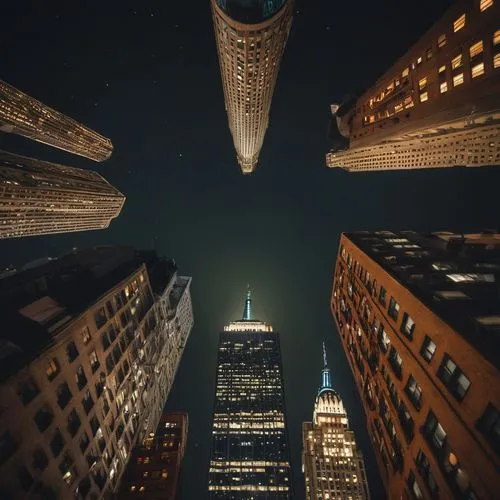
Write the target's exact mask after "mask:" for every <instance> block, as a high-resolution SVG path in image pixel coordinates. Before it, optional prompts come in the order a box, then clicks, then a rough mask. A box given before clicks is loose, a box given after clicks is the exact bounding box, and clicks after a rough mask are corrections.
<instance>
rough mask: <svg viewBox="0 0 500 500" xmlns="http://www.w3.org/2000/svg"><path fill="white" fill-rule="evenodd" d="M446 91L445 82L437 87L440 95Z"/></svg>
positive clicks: (446, 85)
mask: <svg viewBox="0 0 500 500" xmlns="http://www.w3.org/2000/svg"><path fill="white" fill-rule="evenodd" d="M447 91H448V84H447V83H446V82H443V83H441V84H440V85H439V92H441V94H444V93H445V92H447Z"/></svg>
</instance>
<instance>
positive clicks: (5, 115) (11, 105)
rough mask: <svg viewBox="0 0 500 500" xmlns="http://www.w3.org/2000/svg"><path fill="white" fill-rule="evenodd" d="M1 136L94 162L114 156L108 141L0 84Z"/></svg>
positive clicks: (6, 85)
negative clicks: (23, 139) (10, 135)
mask: <svg viewBox="0 0 500 500" xmlns="http://www.w3.org/2000/svg"><path fill="white" fill-rule="evenodd" d="M0 132H7V133H13V134H18V135H22V136H24V137H28V138H29V139H33V140H35V141H38V142H42V143H43V144H48V145H49V146H53V147H55V148H58V149H62V150H64V151H68V152H70V153H74V154H76V155H80V156H85V157H86V158H89V159H90V160H94V161H104V160H107V159H108V158H109V157H110V156H111V153H112V152H113V144H111V141H110V140H109V139H107V138H106V137H103V136H102V135H100V134H98V133H97V132H94V131H93V130H90V129H89V128H87V127H85V126H84V125H82V124H81V123H78V122H77V121H75V120H73V119H72V118H70V117H69V116H66V115H64V114H63V113H60V112H59V111H56V110H55V109H52V108H50V107H49V106H46V105H45V104H43V103H41V102H40V101H38V100H36V99H35V98H33V97H31V96H29V95H27V94H25V93H24V92H22V91H21V90H18V89H16V88H15V87H13V86H12V85H9V84H8V83H6V82H3V81H1V80H0Z"/></svg>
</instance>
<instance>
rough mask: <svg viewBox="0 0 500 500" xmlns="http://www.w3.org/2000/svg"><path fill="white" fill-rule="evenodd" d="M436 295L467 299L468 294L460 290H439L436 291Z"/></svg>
mask: <svg viewBox="0 0 500 500" xmlns="http://www.w3.org/2000/svg"><path fill="white" fill-rule="evenodd" d="M436 297H438V298H441V299H446V300H456V299H468V298H469V296H468V295H467V294H465V293H464V292H462V291H461V290H440V291H437V292H436Z"/></svg>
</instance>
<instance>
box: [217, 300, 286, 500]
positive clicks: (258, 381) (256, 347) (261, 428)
mask: <svg viewBox="0 0 500 500" xmlns="http://www.w3.org/2000/svg"><path fill="white" fill-rule="evenodd" d="M208 493H209V495H208V497H209V498H211V499H227V500H229V499H231V500H234V499H240V498H241V499H254V500H257V499H268V500H271V499H288V498H291V497H292V478H291V467H290V450H289V444H288V435H287V426H286V411H285V397H284V388H283V373H282V364H281V349H280V343H279V335H278V333H277V332H274V331H273V328H272V326H271V325H269V324H267V323H264V322H263V321H258V320H254V319H252V314H251V297H250V291H249V292H248V294H247V299H246V301H245V309H244V314H243V319H242V320H240V321H233V322H231V323H229V325H226V326H225V327H224V331H223V332H221V334H220V337H219V352H218V359H217V376H216V387H215V403H214V413H213V422H212V452H211V459H210V468H209V484H208Z"/></svg>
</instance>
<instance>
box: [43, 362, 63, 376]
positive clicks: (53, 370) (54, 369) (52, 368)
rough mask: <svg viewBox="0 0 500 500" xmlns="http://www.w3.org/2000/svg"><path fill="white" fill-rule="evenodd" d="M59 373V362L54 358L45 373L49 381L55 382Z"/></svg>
mask: <svg viewBox="0 0 500 500" xmlns="http://www.w3.org/2000/svg"><path fill="white" fill-rule="evenodd" d="M59 371H60V368H59V362H58V361H57V359H56V358H52V359H51V360H50V363H49V366H47V370H46V371H45V373H46V374H47V378H48V379H49V380H54V379H55V378H56V375H57V374H58V373H59Z"/></svg>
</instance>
